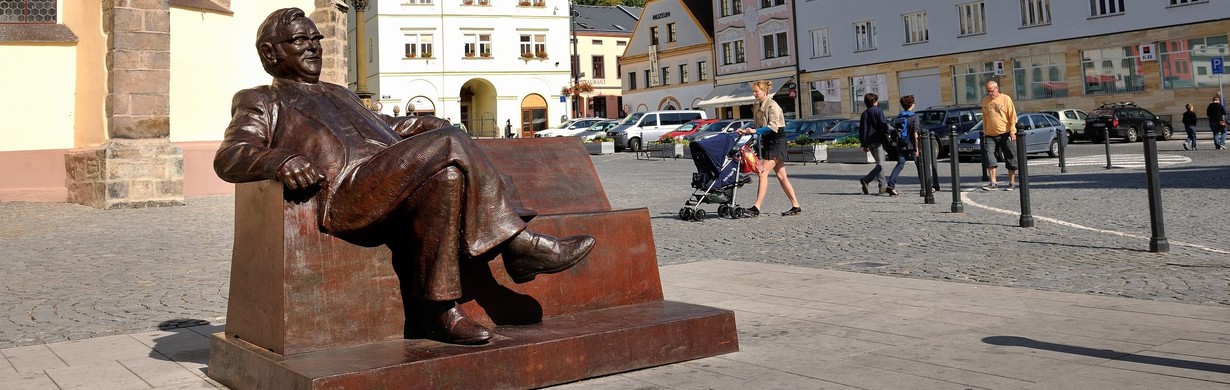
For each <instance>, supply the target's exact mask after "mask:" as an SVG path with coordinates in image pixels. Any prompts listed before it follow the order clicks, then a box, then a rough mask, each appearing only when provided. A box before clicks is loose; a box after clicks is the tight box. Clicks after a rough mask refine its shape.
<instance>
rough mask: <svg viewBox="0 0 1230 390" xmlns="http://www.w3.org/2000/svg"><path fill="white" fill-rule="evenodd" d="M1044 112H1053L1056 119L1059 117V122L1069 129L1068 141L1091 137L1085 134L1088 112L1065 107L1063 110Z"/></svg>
mask: <svg viewBox="0 0 1230 390" xmlns="http://www.w3.org/2000/svg"><path fill="white" fill-rule="evenodd" d="M1042 113H1043V114H1051V116H1054V117H1055V119H1059V123H1062V124H1063V128H1065V129H1067V130H1068V143H1072V141H1073V140H1075V139H1077V138H1079V139H1089V138H1088V137H1087V136H1086V134H1085V118H1086V117H1088V116H1089V115H1088V114H1085V112H1084V111H1081V110H1077V109H1075V108H1065V109H1062V110H1048V111H1042Z"/></svg>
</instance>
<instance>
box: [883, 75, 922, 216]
mask: <svg viewBox="0 0 1230 390" xmlns="http://www.w3.org/2000/svg"><path fill="white" fill-rule="evenodd" d="M899 101H900V103H901V113H899V114H897V118H896V119H895V120H894V121H893V127H892V129H890V131H892V132H893V133H896V134H893V133H890V134H892V135H895V136H894V137H890V138H896V139H897V142H896V143H895V145H893V149H894V153H891V154H894V155H895V157H896V160H897V165H894V166H893V171H892V173H889V174H888V188H887V189H886V190H885V192H887V193H888V196H897V195H898V193H897V177H898V176H900V175H901V170H902V169H903V168H905V162H906V161H909V160H914V161H919V158H918V148H915V147H914V145H918V129H919V124H918V117H917V116H915V115H914V95H905V96H902V97H901V99H900V100H899ZM919 172H922V170H921V169H920V170H919ZM918 177H919V178H921V177H922V175H921V174H919V176H918ZM920 182H921V180H920Z"/></svg>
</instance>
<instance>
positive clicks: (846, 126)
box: [808, 119, 858, 142]
mask: <svg viewBox="0 0 1230 390" xmlns="http://www.w3.org/2000/svg"><path fill="white" fill-rule="evenodd" d="M851 134H858V120H855V119H846V120H843V121H841V122H837V124H836V125H833V127H830V128H829V129H828V130H825V131H822V132H819V133H815V134H812V135H809V136H808V137H809V138H811V139H814V140H817V141H820V142H832V141H836V140H838V139H841V138H842V137H845V136H847V135H851Z"/></svg>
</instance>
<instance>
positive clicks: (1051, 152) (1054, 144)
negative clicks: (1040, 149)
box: [1046, 139, 1059, 157]
mask: <svg viewBox="0 0 1230 390" xmlns="http://www.w3.org/2000/svg"><path fill="white" fill-rule="evenodd" d="M1046 155H1047V156H1051V157H1059V140H1054V139H1053V140H1051V144H1050V145H1047V146H1046Z"/></svg>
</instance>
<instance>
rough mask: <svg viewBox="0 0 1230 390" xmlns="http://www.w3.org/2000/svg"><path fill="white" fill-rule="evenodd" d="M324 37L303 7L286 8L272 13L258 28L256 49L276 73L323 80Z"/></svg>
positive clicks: (269, 71) (302, 79) (280, 75)
mask: <svg viewBox="0 0 1230 390" xmlns="http://www.w3.org/2000/svg"><path fill="white" fill-rule="evenodd" d="M323 38H324V36H323V35H321V34H320V30H317V29H316V23H313V22H312V19H308V17H307V16H306V15H305V14H304V13H303V10H301V9H298V8H283V9H280V10H277V11H273V13H271V14H269V17H268V18H265V22H264V23H261V26H260V28H258V29H257V32H256V52H257V54H259V55H260V58H261V65H262V66H264V67H265V72H267V73H269V74H270V75H273V77H277V78H283V79H291V80H295V81H299V82H305V83H315V82H317V81H319V80H320V68H321V63H322V62H323V60H322V59H321V57H320V55H321V49H320V40H321V39H323Z"/></svg>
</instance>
